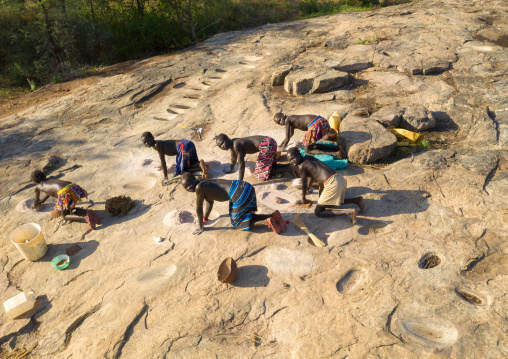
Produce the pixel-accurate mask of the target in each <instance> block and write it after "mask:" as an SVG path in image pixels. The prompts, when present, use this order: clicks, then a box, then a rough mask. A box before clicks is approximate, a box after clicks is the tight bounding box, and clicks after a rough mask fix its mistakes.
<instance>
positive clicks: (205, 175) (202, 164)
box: [199, 160, 210, 178]
mask: <svg viewBox="0 0 508 359" xmlns="http://www.w3.org/2000/svg"><path fill="white" fill-rule="evenodd" d="M199 167H201V171H203V178H208V177H210V175H209V174H208V170H209V169H210V166H208V165H207V164H206V163H205V161H203V160H201V161H199Z"/></svg>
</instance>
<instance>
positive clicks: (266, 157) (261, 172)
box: [254, 136, 277, 181]
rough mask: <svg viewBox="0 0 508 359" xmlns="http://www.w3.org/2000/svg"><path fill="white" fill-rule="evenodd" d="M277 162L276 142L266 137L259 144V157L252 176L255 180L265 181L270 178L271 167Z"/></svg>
mask: <svg viewBox="0 0 508 359" xmlns="http://www.w3.org/2000/svg"><path fill="white" fill-rule="evenodd" d="M276 162H277V142H276V141H275V140H274V139H273V138H271V137H268V136H266V137H265V138H264V139H263V141H261V143H260V144H259V155H258V160H257V162H256V170H255V171H254V176H255V177H256V178H257V179H260V180H262V181H266V180H267V179H268V178H270V172H271V171H272V166H273V165H274V163H276Z"/></svg>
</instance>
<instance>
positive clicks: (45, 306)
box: [9, 294, 53, 345]
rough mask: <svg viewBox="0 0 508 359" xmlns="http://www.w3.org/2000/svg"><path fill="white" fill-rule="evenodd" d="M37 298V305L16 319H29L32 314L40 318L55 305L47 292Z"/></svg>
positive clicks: (35, 317)
mask: <svg viewBox="0 0 508 359" xmlns="http://www.w3.org/2000/svg"><path fill="white" fill-rule="evenodd" d="M35 300H36V302H35V306H34V307H33V308H32V309H30V310H29V311H28V312H26V313H24V314H22V315H20V316H19V317H17V318H16V319H28V318H30V317H31V316H34V319H38V318H40V317H42V316H43V315H44V314H45V313H47V312H48V311H49V310H50V309H51V308H52V307H53V305H52V304H51V302H50V301H49V299H48V296H47V295H45V294H43V295H39V296H37V297H36V298H35ZM14 340H16V339H14ZM9 345H10V343H9Z"/></svg>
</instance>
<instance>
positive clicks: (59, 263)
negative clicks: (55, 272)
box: [51, 254, 71, 270]
mask: <svg viewBox="0 0 508 359" xmlns="http://www.w3.org/2000/svg"><path fill="white" fill-rule="evenodd" d="M69 264H71V259H70V257H69V256H68V255H67V254H60V255H59V256H56V257H55V258H53V260H52V261H51V265H52V266H53V267H54V268H55V269H60V270H62V269H65V268H67V267H68V266H69Z"/></svg>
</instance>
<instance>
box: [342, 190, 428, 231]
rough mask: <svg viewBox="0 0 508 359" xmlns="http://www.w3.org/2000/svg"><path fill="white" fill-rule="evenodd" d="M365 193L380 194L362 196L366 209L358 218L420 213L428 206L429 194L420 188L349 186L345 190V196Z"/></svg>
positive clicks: (346, 206)
mask: <svg viewBox="0 0 508 359" xmlns="http://www.w3.org/2000/svg"><path fill="white" fill-rule="evenodd" d="M367 193H376V194H380V195H381V198H380V199H368V198H365V197H364V201H365V206H366V207H367V210H366V211H365V212H364V213H363V214H361V215H360V218H361V217H389V216H395V215H399V214H407V213H420V212H424V211H426V210H427V208H429V203H428V200H427V199H428V198H429V197H430V194H429V193H428V192H426V191H420V190H372V189H370V188H367V187H350V188H348V189H347V190H346V198H351V197H357V196H363V195H365V194H367ZM343 207H344V208H355V206H354V205H344V206H343ZM356 208H357V207H356ZM367 225H368V224H367Z"/></svg>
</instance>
